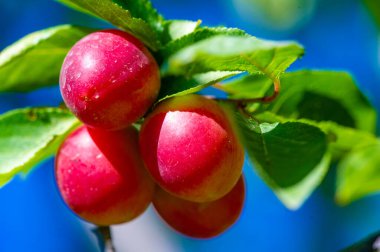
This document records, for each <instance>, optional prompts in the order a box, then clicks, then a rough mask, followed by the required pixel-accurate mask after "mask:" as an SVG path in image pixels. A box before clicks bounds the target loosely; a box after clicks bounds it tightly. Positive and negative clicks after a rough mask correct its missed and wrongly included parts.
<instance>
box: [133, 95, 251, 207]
mask: <svg viewBox="0 0 380 252" xmlns="http://www.w3.org/2000/svg"><path fill="white" fill-rule="evenodd" d="M139 142H140V149H141V155H142V157H143V160H144V162H145V165H146V167H147V168H148V170H149V172H150V173H151V175H152V177H153V178H154V179H155V180H156V182H157V183H158V184H159V185H160V186H161V187H162V188H163V189H165V190H166V191H168V192H170V193H172V194H174V195H175V196H177V197H180V198H183V199H186V200H190V201H196V202H207V201H213V200H216V199H218V198H221V197H222V196H224V195H225V194H226V193H227V192H229V191H230V190H231V189H232V187H233V186H234V185H235V184H236V182H237V181H238V179H239V177H240V175H241V172H242V166H243V160H244V152H243V148H242V146H241V145H240V143H239V140H238V139H237V137H236V135H235V132H234V129H233V127H232V124H231V121H230V120H229V116H228V114H227V113H226V112H225V111H224V110H223V109H222V108H221V107H220V106H219V105H218V104H217V103H216V102H215V101H213V100H210V99H207V98H204V97H202V96H199V95H187V96H181V97H175V98H172V99H169V100H167V101H164V102H163V103H161V104H160V105H159V106H158V107H157V108H156V109H155V110H154V111H153V112H152V113H151V114H150V115H149V116H148V117H147V118H146V120H145V121H144V123H143V125H142V128H141V131H140V141H139Z"/></svg>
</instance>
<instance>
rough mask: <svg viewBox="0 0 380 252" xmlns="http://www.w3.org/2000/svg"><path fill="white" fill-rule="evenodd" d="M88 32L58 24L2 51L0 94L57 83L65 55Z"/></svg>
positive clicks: (30, 35) (32, 34) (0, 58)
mask: <svg viewBox="0 0 380 252" xmlns="http://www.w3.org/2000/svg"><path fill="white" fill-rule="evenodd" d="M91 31H93V30H91V29H88V28H82V27H75V26H71V25H61V26H56V27H51V28H48V29H45V30H41V31H37V32H34V33H31V34H29V35H27V36H25V37H24V38H22V39H20V40H19V41H17V42H16V43H14V44H12V45H10V46H9V47H7V48H5V49H4V50H3V51H2V52H1V54H0V92H4V91H30V90H34V89H37V88H40V87H44V86H48V85H53V84H57V83H58V79H59V72H60V69H61V65H62V63H63V60H64V58H65V56H66V54H67V52H68V51H69V50H70V48H71V47H72V46H73V45H74V44H75V43H76V42H77V41H78V40H79V39H81V38H82V37H84V36H85V35H87V34H88V33H90V32H91Z"/></svg>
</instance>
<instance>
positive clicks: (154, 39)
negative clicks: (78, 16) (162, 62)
mask: <svg viewBox="0 0 380 252" xmlns="http://www.w3.org/2000/svg"><path fill="white" fill-rule="evenodd" d="M58 1H59V2H61V3H63V4H66V5H68V6H70V7H72V8H75V9H77V10H79V11H82V12H85V13H87V14H91V15H94V16H96V17H99V18H102V19H104V20H106V21H108V22H110V23H111V24H113V25H115V26H117V27H119V28H121V29H123V30H125V31H128V32H130V33H132V34H133V35H135V36H136V37H137V38H139V39H140V40H141V41H143V42H144V43H145V44H146V45H147V46H148V47H150V48H151V49H152V50H154V51H155V50H157V49H158V48H159V47H160V44H161V34H162V31H163V24H162V23H163V18H162V17H161V16H160V15H159V14H158V13H157V11H156V10H155V9H154V8H153V7H152V5H151V3H150V2H149V1H147V0H133V1H127V0H102V1H99V0H58Z"/></svg>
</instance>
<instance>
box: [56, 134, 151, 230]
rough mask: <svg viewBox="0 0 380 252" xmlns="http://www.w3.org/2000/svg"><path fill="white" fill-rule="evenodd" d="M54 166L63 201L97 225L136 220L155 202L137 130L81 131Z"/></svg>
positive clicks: (71, 137) (71, 138)
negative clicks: (152, 201) (139, 148)
mask: <svg viewBox="0 0 380 252" xmlns="http://www.w3.org/2000/svg"><path fill="white" fill-rule="evenodd" d="M55 164H56V165H55V174H56V181H57V184H58V188H59V191H60V193H61V195H62V197H63V199H64V201H65V202H66V204H67V205H68V206H69V208H70V209H71V210H73V211H74V212H75V213H76V214H77V215H79V216H80V217H81V218H83V219H85V220H87V221H89V222H92V223H94V224H97V225H112V224H118V223H123V222H126V221H129V220H132V219H133V218H135V217H137V216H138V215H140V214H141V213H142V212H143V211H144V210H145V209H146V208H147V206H148V205H149V203H150V202H151V200H152V197H153V193H154V183H153V181H152V180H151V178H150V177H149V175H148V173H147V172H146V170H145V167H144V165H143V162H142V160H141V157H140V154H139V151H138V132H137V130H136V129H135V128H133V127H128V128H126V129H123V130H120V131H104V130H99V129H93V128H88V127H85V126H82V127H80V128H79V129H77V130H76V131H74V132H73V133H72V134H71V135H69V136H68V137H67V139H66V140H65V141H64V143H63V144H62V146H61V147H60V149H59V151H58V154H57V157H56V163H55Z"/></svg>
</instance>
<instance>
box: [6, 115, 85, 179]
mask: <svg viewBox="0 0 380 252" xmlns="http://www.w3.org/2000/svg"><path fill="white" fill-rule="evenodd" d="M78 125H79V121H78V120H77V119H76V118H75V117H74V116H73V115H72V114H71V113H70V112H68V111H67V110H63V109H58V108H26V109H18V110H13V111H10V112H7V113H5V114H2V115H0V186H3V185H4V184H5V183H7V182H8V181H9V180H11V179H12V178H13V177H14V176H15V175H16V174H17V173H20V172H23V173H26V172H28V171H29V170H30V169H31V168H33V167H34V166H35V165H36V164H37V163H39V162H40V161H42V160H44V159H45V158H47V157H49V156H51V155H53V154H55V152H56V151H57V149H58V146H59V145H60V143H61V142H62V141H63V140H64V139H65V137H66V135H67V134H68V133H69V132H70V131H71V130H73V129H74V128H75V127H77V126H78Z"/></svg>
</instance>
